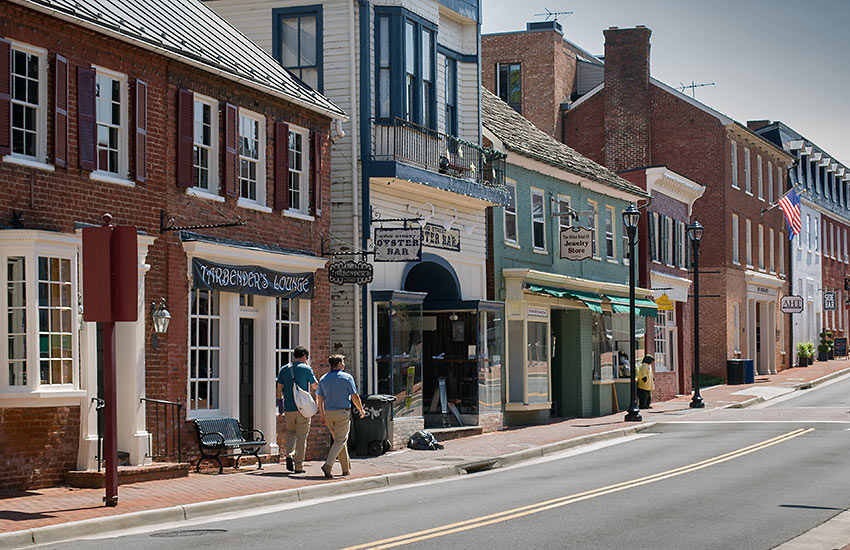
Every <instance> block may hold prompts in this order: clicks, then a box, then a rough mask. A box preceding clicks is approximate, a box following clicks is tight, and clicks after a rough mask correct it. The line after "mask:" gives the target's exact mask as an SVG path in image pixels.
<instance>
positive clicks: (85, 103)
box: [77, 66, 97, 170]
mask: <svg viewBox="0 0 850 550" xmlns="http://www.w3.org/2000/svg"><path fill="white" fill-rule="evenodd" d="M94 87H95V71H94V69H92V68H91V67H83V66H80V67H77V141H78V142H79V155H80V168H82V169H83V170H95V169H97V163H96V162H95V151H96V150H97V147H96V146H95V138H96V130H97V110H96V107H95V88H94Z"/></svg>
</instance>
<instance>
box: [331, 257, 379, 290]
mask: <svg viewBox="0 0 850 550" xmlns="http://www.w3.org/2000/svg"><path fill="white" fill-rule="evenodd" d="M373 274H374V270H373V269H372V264H370V263H369V262H365V261H362V260H361V261H354V260H345V261H339V262H332V263H331V265H330V266H328V280H329V281H330V282H332V283H333V284H335V285H344V284H349V283H356V284H358V285H363V284H366V283H371V282H372V276H373Z"/></svg>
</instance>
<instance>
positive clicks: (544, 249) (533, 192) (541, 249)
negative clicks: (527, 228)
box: [529, 187, 549, 253]
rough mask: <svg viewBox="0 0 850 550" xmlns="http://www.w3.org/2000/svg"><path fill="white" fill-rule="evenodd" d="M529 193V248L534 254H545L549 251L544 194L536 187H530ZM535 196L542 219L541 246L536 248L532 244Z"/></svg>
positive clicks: (534, 221)
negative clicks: (537, 198) (538, 201)
mask: <svg viewBox="0 0 850 550" xmlns="http://www.w3.org/2000/svg"><path fill="white" fill-rule="evenodd" d="M529 191H530V193H529V198H530V199H531V203H530V205H529V208H530V212H529V214H531V215H530V216H529V218H530V220H531V247H532V248H533V249H534V252H535V253H546V252H547V251H548V249H549V248H548V244H549V243H548V242H547V239H546V193H545V192H544V191H543V190H542V189H538V188H536V187H531V188H530V189H529ZM535 196H538V197H540V204H541V206H542V207H543V218H542V219H543V246H537V245H536V244H534V224H535V223H537V221H536V220H535V218H534V197H535Z"/></svg>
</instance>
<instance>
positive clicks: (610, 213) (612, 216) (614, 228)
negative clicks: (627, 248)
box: [605, 204, 619, 264]
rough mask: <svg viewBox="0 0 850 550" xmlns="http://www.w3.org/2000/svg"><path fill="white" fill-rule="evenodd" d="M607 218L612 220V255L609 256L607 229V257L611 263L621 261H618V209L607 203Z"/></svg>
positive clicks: (606, 231) (606, 234)
mask: <svg viewBox="0 0 850 550" xmlns="http://www.w3.org/2000/svg"><path fill="white" fill-rule="evenodd" d="M605 217H606V220H609V219H610V220H611V254H612V255H611V256H608V230H607V228H606V230H605V257H606V258H607V259H608V261H609V262H611V263H615V264H616V263H619V262H618V261H617V211H616V210H615V209H614V207H613V206H610V205H607V204H606V205H605Z"/></svg>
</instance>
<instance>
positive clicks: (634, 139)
mask: <svg viewBox="0 0 850 550" xmlns="http://www.w3.org/2000/svg"><path fill="white" fill-rule="evenodd" d="M603 32H604V34H605V165H606V166H607V167H608V168H611V169H612V170H614V171H615V172H619V171H622V170H630V169H633V168H640V167H644V166H650V165H651V164H652V159H651V151H650V107H651V104H650V94H649V36H650V35H651V34H652V31H651V30H649V29H648V28H646V27H643V26H638V27H636V28H633V29H618V28H616V27H611V28H609V29H607V30H605V31H603Z"/></svg>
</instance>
